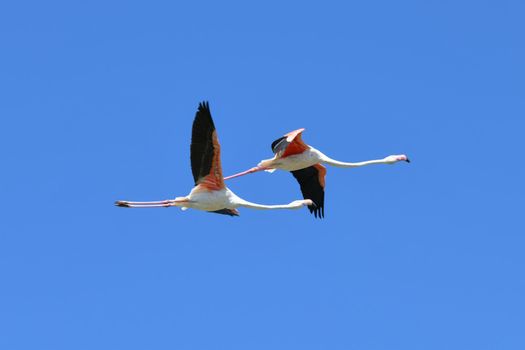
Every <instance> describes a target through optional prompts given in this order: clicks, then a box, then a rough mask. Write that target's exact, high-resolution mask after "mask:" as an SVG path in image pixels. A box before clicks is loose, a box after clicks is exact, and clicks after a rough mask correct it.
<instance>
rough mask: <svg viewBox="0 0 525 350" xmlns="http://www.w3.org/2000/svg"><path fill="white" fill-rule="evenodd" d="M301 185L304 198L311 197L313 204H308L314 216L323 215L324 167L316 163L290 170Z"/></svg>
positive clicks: (321, 216) (320, 216)
mask: <svg viewBox="0 0 525 350" xmlns="http://www.w3.org/2000/svg"><path fill="white" fill-rule="evenodd" d="M291 173H292V175H293V176H294V177H295V178H296V179H297V182H299V185H300V186H301V192H302V194H303V198H304V199H311V200H312V201H313V202H314V204H315V206H308V209H309V210H310V213H313V214H314V215H315V217H319V218H323V217H324V185H325V175H326V168H325V167H324V166H322V165H321V164H316V165H313V166H311V167H308V168H304V169H300V170H295V171H292V172H291Z"/></svg>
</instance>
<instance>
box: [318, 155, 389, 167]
mask: <svg viewBox="0 0 525 350" xmlns="http://www.w3.org/2000/svg"><path fill="white" fill-rule="evenodd" d="M320 158H321V162H322V163H325V164H329V165H332V166H335V167H339V168H357V167H360V166H365V165H372V164H388V163H389V162H388V161H387V160H385V159H372V160H366V161H363V162H355V163H349V162H340V161H338V160H335V159H332V158H330V157H327V156H326V155H324V154H321V157H320Z"/></svg>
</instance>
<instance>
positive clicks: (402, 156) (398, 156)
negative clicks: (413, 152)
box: [384, 154, 410, 164]
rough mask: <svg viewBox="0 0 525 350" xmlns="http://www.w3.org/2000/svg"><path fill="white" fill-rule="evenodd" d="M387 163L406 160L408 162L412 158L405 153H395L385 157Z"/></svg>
mask: <svg viewBox="0 0 525 350" xmlns="http://www.w3.org/2000/svg"><path fill="white" fill-rule="evenodd" d="M384 160H385V163H387V164H394V163H397V162H401V161H405V162H407V163H410V159H408V157H407V156H406V155H405V154H394V155H391V156H388V157H385V159H384Z"/></svg>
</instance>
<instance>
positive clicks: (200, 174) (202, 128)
mask: <svg viewBox="0 0 525 350" xmlns="http://www.w3.org/2000/svg"><path fill="white" fill-rule="evenodd" d="M190 158H191V170H192V173H193V178H194V180H195V187H193V189H192V190H191V192H190V193H189V194H188V195H187V196H185V197H176V198H175V199H167V200H162V201H153V202H129V201H116V202H115V205H117V206H119V207H127V208H158V207H161V208H162V207H172V206H175V207H180V208H181V209H182V210H187V209H188V208H193V209H199V210H205V211H208V212H212V213H217V214H224V215H230V216H239V212H238V211H237V209H236V208H238V207H245V208H252V209H299V208H301V207H302V206H309V207H311V206H313V205H314V203H313V202H312V200H310V199H305V200H296V201H293V202H291V203H289V204H282V205H263V204H257V203H251V202H248V201H246V200H244V199H242V198H240V197H238V196H237V195H235V193H233V192H232V191H231V190H230V189H229V188H227V187H226V186H225V185H224V179H223V177H222V168H221V147H220V145H219V140H218V138H217V131H216V130H215V125H214V123H213V119H212V117H211V112H210V107H209V104H208V102H201V103H199V107H198V110H197V113H196V115H195V120H194V121H193V129H192V138H191V147H190Z"/></svg>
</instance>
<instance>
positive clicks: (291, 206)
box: [239, 199, 308, 210]
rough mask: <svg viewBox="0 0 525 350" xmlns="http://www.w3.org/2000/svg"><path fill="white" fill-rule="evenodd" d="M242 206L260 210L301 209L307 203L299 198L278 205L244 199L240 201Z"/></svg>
mask: <svg viewBox="0 0 525 350" xmlns="http://www.w3.org/2000/svg"><path fill="white" fill-rule="evenodd" d="M239 204H240V206H242V207H245V208H251V209H260V210H272V209H299V208H301V207H302V206H303V205H306V204H308V203H306V201H303V200H297V201H293V202H292V203H290V204H276V205H265V204H258V203H252V202H248V201H246V200H244V199H242V200H241V201H240V203H239Z"/></svg>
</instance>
